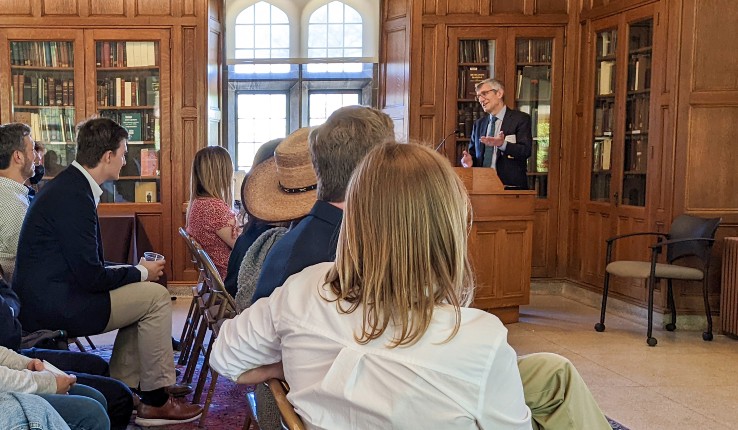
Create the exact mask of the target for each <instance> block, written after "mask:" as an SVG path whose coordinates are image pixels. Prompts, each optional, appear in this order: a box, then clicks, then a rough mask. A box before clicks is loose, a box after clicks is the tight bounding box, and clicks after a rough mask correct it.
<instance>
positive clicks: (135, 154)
mask: <svg viewBox="0 0 738 430" xmlns="http://www.w3.org/2000/svg"><path fill="white" fill-rule="evenodd" d="M158 59H159V42H158V41H156V40H146V41H139V40H136V41H132V40H105V41H95V73H96V86H95V88H96V91H95V94H96V103H97V110H98V112H99V114H100V115H101V116H103V117H106V118H111V119H113V120H115V121H116V122H118V123H119V124H120V125H122V126H123V127H124V128H126V129H127V130H128V154H127V155H126V165H125V166H123V169H121V177H120V178H119V179H118V180H117V181H115V182H114V183H110V184H106V185H107V187H103V190H104V191H105V192H104V193H103V196H102V197H101V201H102V202H106V203H123V202H133V203H144V204H147V203H157V202H159V201H161V193H160V188H161V183H160V182H161V181H160V173H161V172H160V169H159V166H160V162H159V161H160V158H159V154H160V149H161V131H160V121H161V118H160V109H159V100H160V79H161V73H160V67H159V62H158V61H159V60H158Z"/></svg>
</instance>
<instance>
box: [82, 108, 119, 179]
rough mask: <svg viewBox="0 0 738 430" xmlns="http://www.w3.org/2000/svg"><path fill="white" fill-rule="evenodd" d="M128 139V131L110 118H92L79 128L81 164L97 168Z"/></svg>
mask: <svg viewBox="0 0 738 430" xmlns="http://www.w3.org/2000/svg"><path fill="white" fill-rule="evenodd" d="M124 139H126V140H127V139H128V130H126V129H125V128H123V127H121V126H120V125H119V124H118V123H117V122H115V121H113V120H112V119H110V118H92V119H89V120H87V121H85V122H83V123H81V124H79V125H78V126H77V157H76V160H77V162H78V163H79V164H81V165H83V166H85V167H89V168H91V169H93V168H95V167H97V165H98V163H100V160H101V159H102V157H103V155H104V154H105V153H106V152H108V151H113V152H115V151H117V150H118V148H120V141H121V140H124Z"/></svg>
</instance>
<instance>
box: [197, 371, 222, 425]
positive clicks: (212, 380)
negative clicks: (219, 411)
mask: <svg viewBox="0 0 738 430" xmlns="http://www.w3.org/2000/svg"><path fill="white" fill-rule="evenodd" d="M216 382H218V374H217V373H216V372H210V386H209V387H208V395H207V396H206V397H205V405H203V407H202V415H200V427H203V426H204V425H205V417H207V415H208V409H210V402H212V401H213V395H214V394H215V384H216Z"/></svg>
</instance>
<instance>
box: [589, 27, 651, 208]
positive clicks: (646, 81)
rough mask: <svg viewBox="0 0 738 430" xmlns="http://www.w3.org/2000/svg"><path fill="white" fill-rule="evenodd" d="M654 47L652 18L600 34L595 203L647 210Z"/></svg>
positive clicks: (592, 190)
mask: <svg viewBox="0 0 738 430" xmlns="http://www.w3.org/2000/svg"><path fill="white" fill-rule="evenodd" d="M618 36H621V38H620V40H619V38H618ZM621 43H622V44H624V45H625V46H624V47H622V48H621V47H620V46H619V45H620V44H621ZM652 46H653V17H650V16H649V17H644V18H639V19H636V20H634V21H630V22H628V23H627V25H626V26H625V28H621V27H615V28H607V29H602V30H599V31H597V32H596V46H595V57H594V58H595V64H594V67H595V76H594V81H593V82H594V103H593V114H592V115H593V118H592V124H593V126H592V151H591V154H592V156H591V173H590V191H589V197H590V200H591V201H599V202H610V201H611V199H612V200H614V201H615V204H616V205H627V206H637V207H644V206H645V205H646V191H647V182H646V179H647V170H648V169H647V167H648V165H647V162H648V157H647V155H648V128H649V120H648V116H649V114H648V112H649V109H650V91H651V59H652ZM623 48H624V49H623ZM618 81H621V82H622V85H618ZM623 110H624V113H623ZM620 118H623V119H622V120H621V119H620Z"/></svg>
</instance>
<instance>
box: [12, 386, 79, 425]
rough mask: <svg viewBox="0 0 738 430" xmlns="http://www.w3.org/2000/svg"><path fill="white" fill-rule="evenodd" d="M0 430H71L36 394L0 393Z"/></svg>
mask: <svg viewBox="0 0 738 430" xmlns="http://www.w3.org/2000/svg"><path fill="white" fill-rule="evenodd" d="M0 409H2V411H3V413H2V414H0V428H3V429H7V430H60V429H67V428H69V427H68V426H67V424H66V423H65V422H64V420H63V419H62V417H60V416H59V414H58V413H57V412H56V411H55V410H54V408H52V407H51V405H49V403H48V402H46V400H44V399H42V398H41V397H39V396H37V395H35V394H23V393H0Z"/></svg>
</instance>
